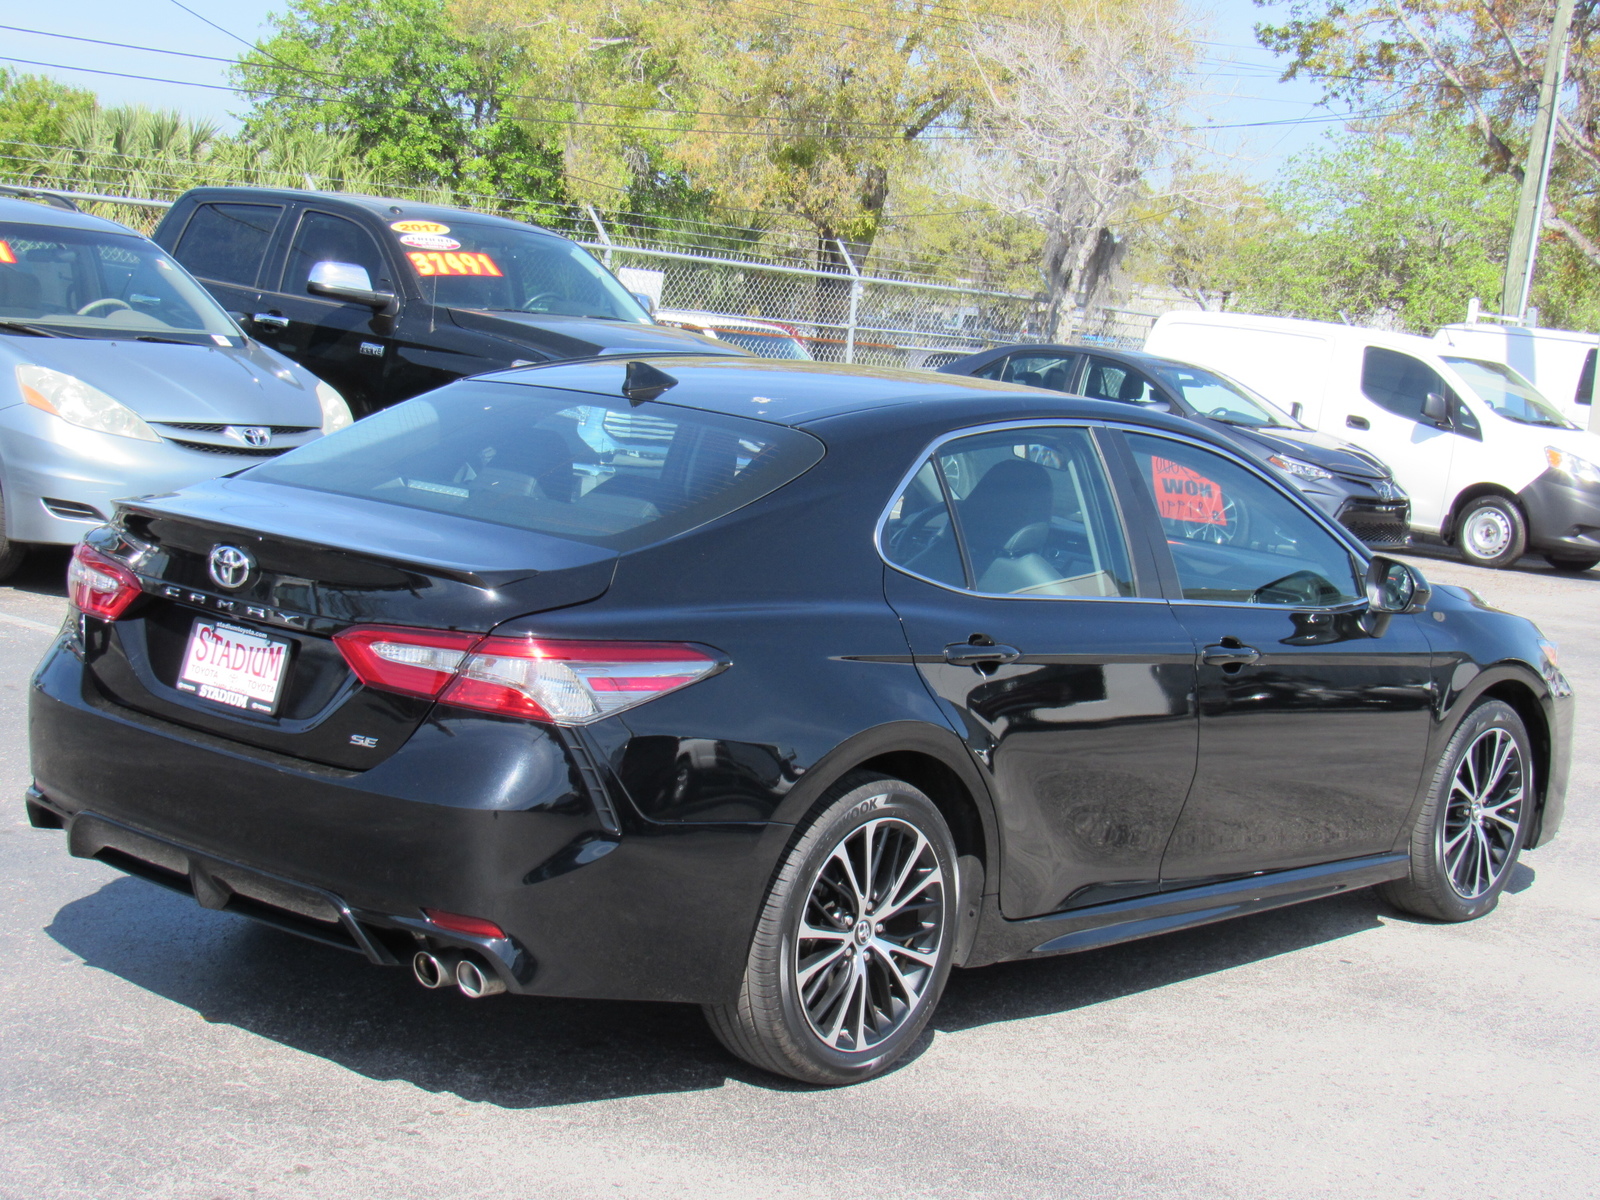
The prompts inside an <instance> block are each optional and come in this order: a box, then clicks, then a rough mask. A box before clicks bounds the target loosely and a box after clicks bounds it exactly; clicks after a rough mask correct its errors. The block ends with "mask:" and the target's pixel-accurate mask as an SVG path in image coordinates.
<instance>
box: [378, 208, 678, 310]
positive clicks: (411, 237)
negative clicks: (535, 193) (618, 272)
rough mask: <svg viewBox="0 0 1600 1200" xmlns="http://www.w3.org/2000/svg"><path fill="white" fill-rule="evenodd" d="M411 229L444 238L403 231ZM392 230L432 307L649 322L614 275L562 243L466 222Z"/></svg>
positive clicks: (580, 249)
mask: <svg viewBox="0 0 1600 1200" xmlns="http://www.w3.org/2000/svg"><path fill="white" fill-rule="evenodd" d="M413 226H422V227H426V228H427V229H428V230H443V231H445V232H407V230H408V229H410V228H411V227H413ZM391 228H392V229H394V236H395V238H396V240H397V241H398V242H399V250H400V252H401V254H402V256H403V257H404V258H405V259H406V261H407V263H408V264H409V265H410V267H411V270H412V271H413V272H414V273H415V274H416V276H417V281H418V282H419V283H420V284H421V285H422V292H423V295H425V296H427V298H428V300H429V302H430V303H433V304H439V305H443V306H444V307H446V308H476V309H486V310H490V311H494V312H526V313H539V314H542V315H546V316H557V317H588V318H591V319H599V320H603V321H630V322H633V323H635V324H640V325H648V324H650V323H651V321H650V315H649V314H648V313H647V312H645V310H644V308H643V307H642V306H641V305H640V304H639V302H638V301H637V300H635V299H634V298H633V296H632V295H630V294H629V292H628V289H627V288H625V287H623V286H622V284H621V283H619V282H618V281H617V278H616V276H614V275H612V274H611V272H610V271H608V270H606V269H605V267H603V266H601V265H600V264H599V263H598V262H596V261H595V259H594V256H593V255H591V254H590V253H589V252H588V251H587V250H585V249H584V248H583V247H582V246H579V245H578V244H577V243H575V242H569V241H567V240H566V238H562V237H557V236H555V235H554V234H549V233H540V232H538V231H537V230H534V229H519V228H516V227H515V226H501V225H476V224H473V223H471V222H463V223H460V224H457V223H456V222H453V221H452V222H451V223H450V224H449V225H443V224H439V223H437V222H432V221H396V222H395V223H394V226H391Z"/></svg>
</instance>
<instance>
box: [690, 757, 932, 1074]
mask: <svg viewBox="0 0 1600 1200" xmlns="http://www.w3.org/2000/svg"><path fill="white" fill-rule="evenodd" d="M829 795H830V797H831V798H828V799H825V800H824V801H822V802H821V803H820V805H819V808H818V809H817V810H814V815H813V816H812V817H811V818H810V820H809V821H807V822H806V823H805V824H804V825H803V826H802V832H801V833H800V836H799V837H798V839H797V840H796V841H795V842H794V843H793V844H792V845H791V847H790V849H789V851H788V853H787V854H786V855H785V857H784V859H783V862H782V865H781V866H780V867H779V868H778V872H777V874H776V876H775V877H774V879H773V882H772V886H771V887H770V889H769V890H768V893H767V898H766V902H765V904H764V905H763V907H762V911H761V916H760V919H759V921H758V922H757V924H756V930H755V935H754V937H753V938H752V939H751V942H750V955H749V958H748V960H747V962H746V966H745V972H744V979H743V981H742V983H741V986H740V989H739V996H738V999H737V1000H736V1001H734V1003H732V1004H726V1005H706V1006H705V1015H706V1021H707V1023H708V1024H709V1025H710V1026H711V1030H712V1032H713V1033H715V1034H716V1036H717V1038H718V1040H719V1041H721V1042H722V1044H723V1045H724V1046H726V1047H727V1048H728V1050H729V1051H731V1052H732V1053H733V1054H735V1055H737V1056H738V1057H739V1058H742V1059H743V1060H744V1061H745V1062H747V1063H750V1064H751V1065H752V1066H756V1067H760V1068H761V1069H762V1070H764V1071H771V1072H772V1073H773V1074H775V1075H785V1076H788V1077H789V1078H790V1079H797V1080H799V1081H801V1082H802V1083H811V1084H821V1085H824V1086H838V1085H840V1084H846V1083H858V1082H860V1081H861V1080H863V1079H870V1078H871V1077H872V1076H874V1075H878V1074H881V1073H882V1072H884V1071H886V1070H888V1069H889V1068H890V1067H891V1066H893V1065H894V1064H895V1062H897V1061H898V1060H899V1059H900V1058H901V1057H902V1056H903V1055H904V1054H905V1053H906V1051H908V1050H909V1049H910V1048H911V1046H912V1045H913V1043H915V1042H916V1040H917V1038H918V1037H919V1036H921V1034H922V1031H923V1029H924V1028H925V1027H926V1026H927V1023H928V1019H929V1018H930V1017H931V1016H932V1015H933V1010H934V1007H935V1005H937V1004H938V1002H939V996H940V995H941V993H942V992H943V991H944V985H945V980H946V979H947V978H948V976H949V974H950V960H951V956H952V948H953V946H954V943H955V936H956V912H957V908H956V905H957V880H956V865H955V864H956V858H955V846H954V843H953V842H952V840H951V837H950V830H949V828H948V827H947V826H946V825H945V822H944V818H943V817H942V816H940V815H939V810H938V809H937V808H935V807H934V805H933V802H932V801H931V800H929V799H928V798H927V797H926V796H925V795H923V794H922V793H921V792H919V791H918V790H917V789H916V788H914V787H912V786H911V785H910V784H907V783H903V782H901V781H900V780H898V779H889V778H885V777H882V776H877V775H872V774H868V773H865V772H853V773H852V774H850V775H847V776H845V778H844V779H842V780H840V781H839V783H838V784H836V785H835V786H834V788H833V789H832V790H831V792H830V793H829ZM869 847H870V848H871V850H872V853H873V856H874V858H876V860H877V862H878V863H879V864H880V865H879V866H878V867H877V868H876V870H875V871H873V872H869V871H868V870H867V869H866V868H867V866H868V863H867V852H868V849H869ZM880 855H881V856H882V857H879V856H880ZM847 863H848V864H850V865H851V866H852V867H853V870H846V864H847ZM863 876H867V877H868V878H867V879H866V881H865V883H864V885H858V884H857V883H856V882H855V881H856V880H857V879H860V878H861V877H863ZM863 886H864V889H865V896H864V897H863V895H862V893H863ZM891 904H893V905H896V907H895V908H894V910H893V911H892V912H891V915H890V916H889V917H888V918H887V919H886V920H885V921H883V922H877V921H874V920H872V919H871V918H873V917H876V916H881V915H883V913H884V912H885V911H886V906H887V905H891ZM874 906H876V907H874ZM807 918H810V919H809V920H807ZM885 925H887V926H888V928H887V930H886V929H885ZM806 929H815V930H818V931H819V932H821V931H826V932H825V933H824V935H823V936H821V937H809V938H808V937H804V936H802V934H803V931H804V930H806Z"/></svg>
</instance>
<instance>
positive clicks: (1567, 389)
mask: <svg viewBox="0 0 1600 1200" xmlns="http://www.w3.org/2000/svg"><path fill="white" fill-rule="evenodd" d="M1433 340H1434V341H1435V342H1438V343H1439V345H1440V347H1443V348H1442V349H1440V350H1439V353H1440V354H1467V355H1471V356H1472V357H1473V358H1492V359H1494V360H1495V361H1496V362H1503V363H1505V364H1506V365H1507V366H1509V367H1510V368H1511V369H1512V370H1513V371H1515V372H1516V373H1517V374H1518V375H1521V376H1522V377H1523V378H1524V379H1526V380H1527V381H1528V382H1529V383H1531V384H1533V386H1534V387H1536V388H1538V389H1539V392H1540V394H1542V395H1543V396H1544V397H1545V398H1546V399H1548V400H1549V401H1550V402H1551V403H1552V404H1554V405H1555V406H1556V407H1557V408H1559V409H1560V410H1561V413H1562V415H1563V416H1565V417H1566V418H1567V420H1569V421H1571V422H1573V423H1574V424H1577V425H1581V426H1582V427H1583V428H1585V429H1591V428H1593V427H1594V420H1593V413H1594V371H1595V358H1596V351H1600V337H1597V336H1595V335H1594V334H1592V333H1572V332H1570V331H1568V330H1565V329H1524V328H1522V327H1521V326H1517V325H1491V324H1489V323H1488V322H1485V321H1463V322H1461V323H1460V324H1457V325H1446V326H1445V327H1444V328H1443V329H1441V330H1439V332H1438V333H1436V334H1434V335H1433Z"/></svg>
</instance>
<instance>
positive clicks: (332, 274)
mask: <svg viewBox="0 0 1600 1200" xmlns="http://www.w3.org/2000/svg"><path fill="white" fill-rule="evenodd" d="M306 291H308V292H310V293H311V294H312V295H314V296H326V297H328V299H330V300H348V301H350V302H351V303H352V304H365V305H366V306H367V307H368V308H388V307H390V306H391V305H392V304H393V303H394V293H393V292H376V291H373V290H372V277H371V276H370V275H368V274H367V269H366V268H365V267H363V266H361V265H359V264H358V263H346V262H319V263H316V264H314V265H313V266H312V268H311V273H310V274H309V275H308V276H307V277H306Z"/></svg>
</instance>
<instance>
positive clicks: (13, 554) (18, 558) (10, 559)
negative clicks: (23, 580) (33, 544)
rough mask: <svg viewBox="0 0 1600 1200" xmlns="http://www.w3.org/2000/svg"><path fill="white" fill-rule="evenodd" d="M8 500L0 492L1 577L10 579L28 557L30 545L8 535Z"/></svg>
mask: <svg viewBox="0 0 1600 1200" xmlns="http://www.w3.org/2000/svg"><path fill="white" fill-rule="evenodd" d="M5 529H6V501H5V495H4V494H3V493H0V579H10V578H11V576H13V575H15V574H16V573H17V568H18V567H20V566H21V565H22V560H23V559H25V558H27V557H28V546H27V544H26V543H25V542H13V541H12V540H11V539H10V538H8V537H7V536H6V533H5Z"/></svg>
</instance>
